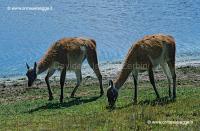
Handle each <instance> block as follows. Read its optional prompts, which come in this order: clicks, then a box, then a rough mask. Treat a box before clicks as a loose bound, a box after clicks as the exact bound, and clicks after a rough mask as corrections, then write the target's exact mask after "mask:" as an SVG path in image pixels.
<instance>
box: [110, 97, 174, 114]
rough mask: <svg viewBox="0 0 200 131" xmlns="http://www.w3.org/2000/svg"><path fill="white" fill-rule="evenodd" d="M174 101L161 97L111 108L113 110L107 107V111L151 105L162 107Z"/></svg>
mask: <svg viewBox="0 0 200 131" xmlns="http://www.w3.org/2000/svg"><path fill="white" fill-rule="evenodd" d="M174 101H175V100H172V99H170V98H169V97H168V96H166V97H162V98H160V99H155V100H144V101H140V102H139V103H138V104H137V103H133V102H132V103H128V104H126V105H123V106H121V107H113V108H109V107H107V109H109V111H112V110H121V109H124V108H127V107H130V106H134V105H151V106H155V105H161V106H164V105H166V104H169V103H172V102H174Z"/></svg>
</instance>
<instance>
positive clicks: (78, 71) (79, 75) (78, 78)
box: [71, 70, 82, 97]
mask: <svg viewBox="0 0 200 131" xmlns="http://www.w3.org/2000/svg"><path fill="white" fill-rule="evenodd" d="M75 74H76V79H77V83H76V86H75V88H74V90H73V91H72V94H71V97H74V95H75V93H76V91H77V89H78V87H79V86H80V84H81V81H82V73H81V70H76V71H75Z"/></svg>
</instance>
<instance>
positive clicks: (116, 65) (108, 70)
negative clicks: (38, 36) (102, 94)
mask: <svg viewBox="0 0 200 131" xmlns="http://www.w3.org/2000/svg"><path fill="white" fill-rule="evenodd" d="M122 64H123V61H122V60H116V61H113V62H108V61H107V62H102V63H99V68H100V71H101V73H102V74H104V76H105V77H108V75H116V74H117V72H119V71H120V70H121V68H122ZM184 67H200V61H198V60H193V61H180V62H176V68H184ZM158 68H160V67H157V68H156V69H155V70H157V69H158ZM158 70H159V69H158ZM45 75H46V72H44V73H42V74H41V75H39V76H38V79H44V77H45ZM82 76H83V78H84V77H96V76H95V74H94V72H93V70H92V69H91V68H90V67H89V65H88V64H87V63H84V64H83V66H82ZM52 77H59V72H58V71H57V72H56V73H55V74H54V75H53V76H52ZM66 78H67V79H70V80H73V79H76V77H75V74H74V72H73V71H67V73H66ZM21 79H26V75H25V74H24V75H16V76H2V77H0V84H1V82H2V81H15V80H21Z"/></svg>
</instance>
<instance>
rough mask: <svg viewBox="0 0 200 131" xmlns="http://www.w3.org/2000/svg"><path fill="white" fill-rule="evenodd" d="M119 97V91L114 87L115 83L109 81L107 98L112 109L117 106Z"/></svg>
mask: <svg viewBox="0 0 200 131" xmlns="http://www.w3.org/2000/svg"><path fill="white" fill-rule="evenodd" d="M117 97H118V90H117V89H116V88H115V87H114V86H113V81H112V80H110V81H109V88H108V90H107V98H108V103H109V106H110V107H111V108H112V107H114V105H115V101H116V100H117Z"/></svg>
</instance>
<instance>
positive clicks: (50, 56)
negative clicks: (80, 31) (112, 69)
mask: <svg viewBox="0 0 200 131" xmlns="http://www.w3.org/2000/svg"><path fill="white" fill-rule="evenodd" d="M85 59H87V61H88V63H89V65H90V67H91V68H92V69H93V71H94V73H95V74H96V76H97V78H98V80H99V84H100V94H101V95H103V93H104V91H103V87H102V76H101V73H100V70H99V67H98V59H97V52H96V42H95V40H93V39H87V38H78V37H75V38H63V39H60V40H58V41H57V42H55V43H54V44H53V45H52V46H51V47H50V48H49V49H48V51H47V52H46V54H45V55H44V56H43V57H42V59H41V60H40V61H39V62H38V64H37V63H36V62H35V64H34V67H33V68H30V67H29V65H28V64H26V66H27V69H28V71H27V73H26V75H27V77H28V86H32V84H33V82H34V81H35V79H36V78H37V75H39V74H41V73H43V72H45V71H46V70H48V71H47V75H46V77H45V81H46V84H47V87H48V93H49V100H52V99H53V95H52V91H51V88H50V84H49V78H50V77H51V76H52V75H53V74H54V72H55V71H56V70H60V71H61V75H60V86H61V95H60V102H63V86H64V83H65V75H66V71H67V70H72V71H74V72H75V74H76V78H77V84H76V86H75V88H74V90H73V92H72V93H71V97H74V95H75V92H76V90H77V89H78V87H79V85H80V83H81V81H82V73H81V65H82V63H83V61H84V60H85Z"/></svg>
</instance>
